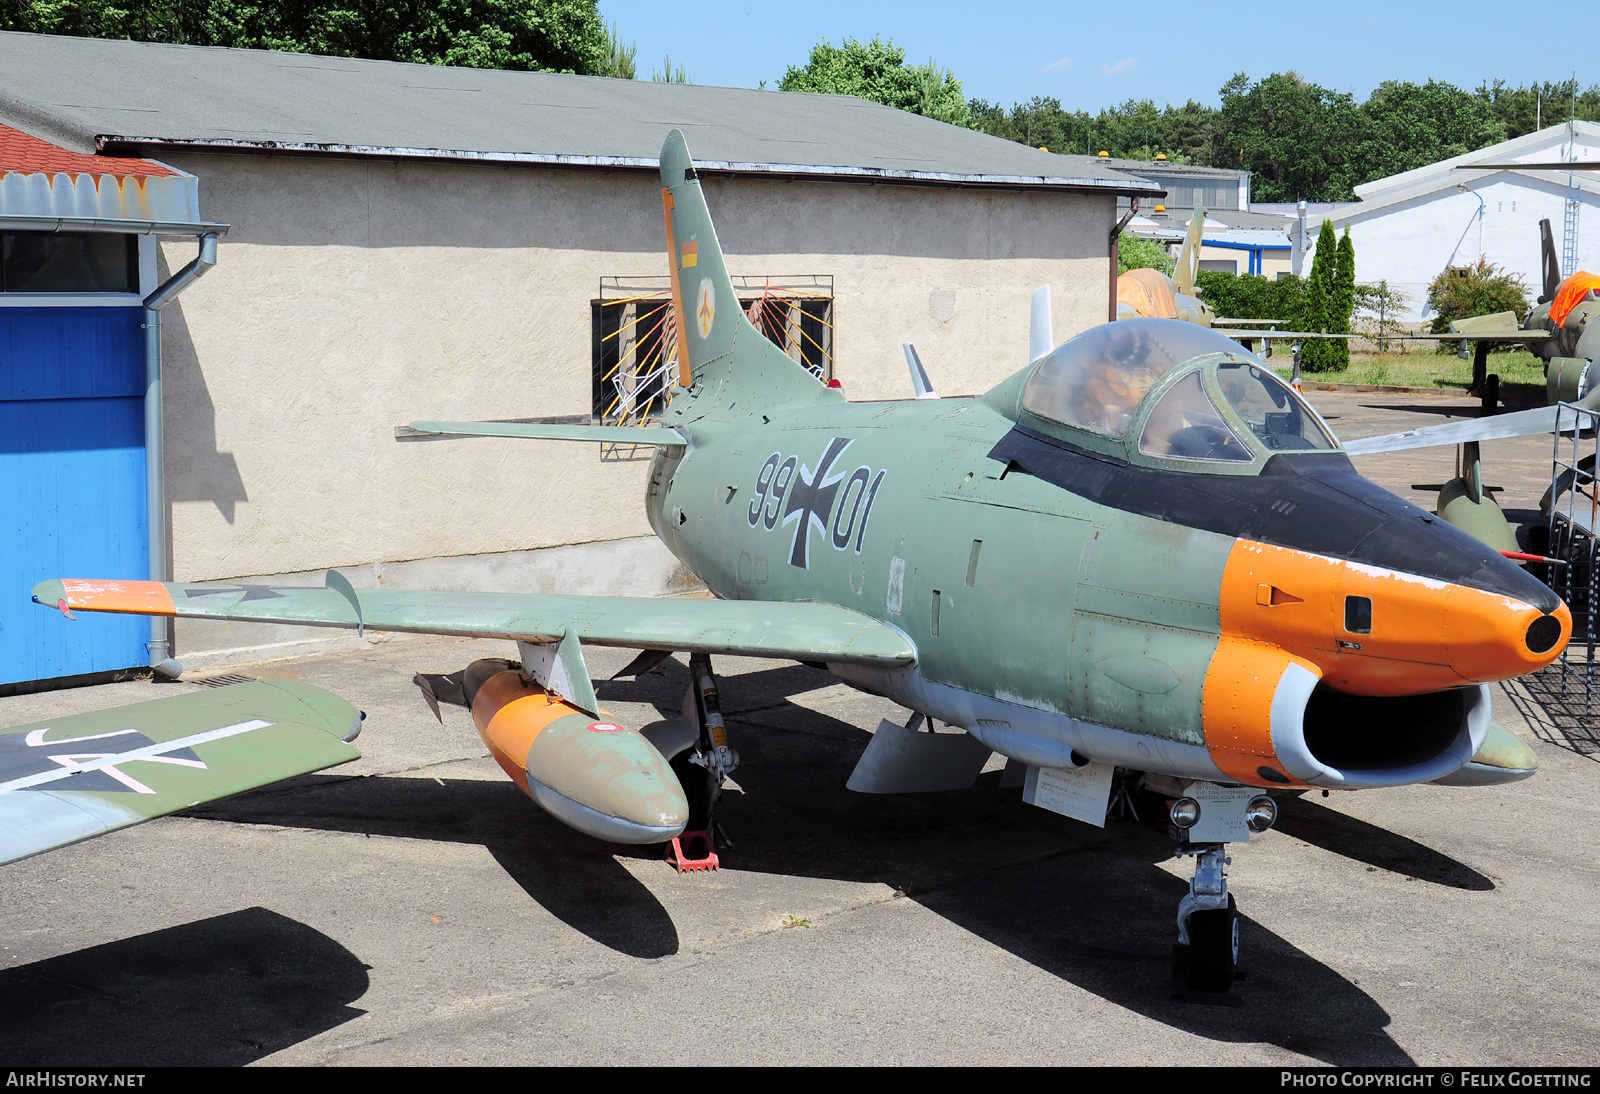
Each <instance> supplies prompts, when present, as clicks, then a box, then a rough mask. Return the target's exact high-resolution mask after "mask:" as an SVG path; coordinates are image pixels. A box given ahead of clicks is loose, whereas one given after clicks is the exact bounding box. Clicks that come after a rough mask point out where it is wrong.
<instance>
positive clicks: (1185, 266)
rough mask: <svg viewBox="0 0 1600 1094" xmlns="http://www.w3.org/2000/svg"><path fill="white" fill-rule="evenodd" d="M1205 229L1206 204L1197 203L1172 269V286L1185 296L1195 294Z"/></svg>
mask: <svg viewBox="0 0 1600 1094" xmlns="http://www.w3.org/2000/svg"><path fill="white" fill-rule="evenodd" d="M1205 230H1206V210H1205V206H1203V205H1196V206H1195V207H1194V214H1193V215H1192V216H1191V217H1190V218H1189V234H1188V235H1187V236H1185V237H1184V240H1183V249H1182V250H1180V251H1179V252H1178V263H1177V265H1176V266H1174V267H1173V269H1172V286H1173V288H1174V289H1176V290H1177V291H1178V292H1181V293H1183V294H1184V295H1185V296H1193V295H1194V282H1195V276H1196V275H1197V274H1199V272H1200V247H1201V246H1202V244H1201V239H1202V237H1203V236H1204V235H1205Z"/></svg>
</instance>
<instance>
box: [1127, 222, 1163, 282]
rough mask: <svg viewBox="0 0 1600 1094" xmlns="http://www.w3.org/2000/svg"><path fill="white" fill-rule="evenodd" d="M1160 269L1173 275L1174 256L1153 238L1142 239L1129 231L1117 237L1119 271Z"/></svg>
mask: <svg viewBox="0 0 1600 1094" xmlns="http://www.w3.org/2000/svg"><path fill="white" fill-rule="evenodd" d="M1146 269H1149V270H1160V271H1161V272H1162V273H1164V274H1166V275H1167V276H1168V277H1171V276H1172V256H1171V255H1169V254H1168V253H1167V249H1166V248H1165V247H1163V246H1162V245H1161V244H1159V243H1157V242H1156V241H1155V240H1153V239H1140V238H1139V237H1138V236H1136V235H1129V234H1128V233H1127V232H1124V233H1122V234H1121V235H1119V236H1118V237H1117V273H1119V274H1125V273H1127V272H1128V271H1129V270H1146Z"/></svg>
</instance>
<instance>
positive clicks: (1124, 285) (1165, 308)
mask: <svg viewBox="0 0 1600 1094" xmlns="http://www.w3.org/2000/svg"><path fill="white" fill-rule="evenodd" d="M1117 303H1119V304H1127V305H1128V306H1129V307H1131V308H1132V309H1133V310H1134V311H1136V312H1138V313H1139V314H1140V315H1142V316H1143V317H1144V318H1146V319H1176V318H1177V317H1178V304H1177V301H1176V300H1174V299H1173V298H1172V281H1171V279H1170V278H1168V277H1167V275H1166V274H1164V273H1162V272H1161V271H1160V270H1148V269H1145V270H1129V271H1128V272H1127V273H1125V274H1123V275H1122V276H1121V277H1119V278H1117Z"/></svg>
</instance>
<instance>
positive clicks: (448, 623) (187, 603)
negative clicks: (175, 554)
mask: <svg viewBox="0 0 1600 1094" xmlns="http://www.w3.org/2000/svg"><path fill="white" fill-rule="evenodd" d="M33 599H34V600H35V601H36V602H37V603H40V604H44V605H46V606H51V607H58V608H62V609H63V610H64V611H68V612H70V611H85V612H121V613H131V614H136V615H175V616H192V617H197V618H201V619H237V620H247V621H252V622H258V623H292V624H297V625H301V626H305V625H311V626H320V627H352V628H363V627H371V628H373V629H374V630H381V631H414V632H417V633H420V634H453V635H461V636H464V637H471V638H510V639H516V640H520V641H523V642H539V643H545V642H556V641H559V640H560V639H561V638H562V636H563V635H564V634H565V633H566V632H568V631H569V630H570V631H573V632H575V633H576V634H577V637H578V639H579V640H580V641H583V642H588V643H591V644H593V645H597V646H624V647H628V648H632V649H665V650H678V651H688V652H691V653H725V654H735V655H740V656H746V657H782V658H789V659H792V660H796V661H831V662H836V663H841V664H854V665H908V664H910V663H911V662H913V661H915V660H916V647H915V646H913V645H912V644H911V640H910V639H908V638H907V637H906V636H905V635H904V634H902V633H901V632H900V631H898V630H896V629H895V628H893V627H891V626H889V625H888V624H886V623H881V622H879V621H878V620H876V619H873V618H872V617H871V616H867V615H863V614H862V613H860V612H857V611H852V610H851V609H849V608H841V607H837V606H835V605H832V604H814V603H809V602H807V603H770V602H762V601H753V600H679V599H657V598H654V597H642V596H641V597H629V596H535V595H530V594H525V593H452V592H412V591H395V590H388V589H361V590H356V589H353V588H351V587H350V584H349V582H348V581H347V580H346V579H345V578H344V576H343V575H341V574H339V573H338V572H337V571H333V572H330V573H329V575H328V585H327V587H325V588H320V589H319V588H316V587H310V588H307V587H304V586H299V587H296V586H287V585H211V584H198V583H197V584H185V583H166V584H164V583H162V582H158V581H83V580H73V579H67V580H63V581H45V582H41V583H40V584H38V585H36V586H34V589H33Z"/></svg>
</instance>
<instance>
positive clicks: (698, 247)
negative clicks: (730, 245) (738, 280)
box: [661, 129, 843, 413]
mask: <svg viewBox="0 0 1600 1094" xmlns="http://www.w3.org/2000/svg"><path fill="white" fill-rule="evenodd" d="M661 202H662V205H663V207H664V209H665V212H666V222H667V252H668V261H669V262H670V264H671V268H672V295H673V300H674V302H675V303H676V304H677V306H678V320H679V321H678V344H677V360H678V377H677V380H678V384H679V386H680V387H684V388H688V389H691V390H692V391H693V392H694V395H695V398H696V400H697V401H698V400H700V399H708V400H710V401H711V402H712V403H713V404H715V405H718V406H721V407H723V408H725V409H727V410H732V409H734V408H735V407H737V408H738V409H739V410H740V411H741V412H747V413H754V412H756V411H759V410H762V409H764V408H767V407H771V406H778V405H782V404H786V403H812V402H822V401H828V400H837V399H842V398H843V396H842V395H841V394H840V393H839V392H837V391H835V390H832V389H830V388H827V387H825V386H823V384H822V383H821V382H820V381H818V379H817V378H816V377H815V376H814V375H812V374H811V372H809V371H808V370H807V369H805V368H804V367H803V366H802V365H800V364H799V363H798V362H797V361H795V360H793V359H792V358H790V357H789V355H788V354H786V353H784V352H783V351H782V350H781V349H779V348H778V347H777V346H775V345H773V344H772V343H771V342H770V341H768V340H767V338H766V337H764V336H763V335H762V333H761V332H760V331H759V330H757V329H756V328H755V326H754V325H753V324H752V323H751V322H750V320H749V319H747V318H746V317H745V314H744V309H743V308H742V307H741V306H740V304H739V298H738V295H737V294H736V293H735V292H734V289H733V282H732V281H731V280H730V279H729V277H728V269H727V266H726V264H725V263H724V262H723V258H722V247H721V246H720V245H719V244H718V243H717V232H716V228H715V227H714V226H713V225H712V223H711V213H710V210H709V209H707V208H706V199H705V194H704V193H703V192H702V191H701V188H700V181H699V178H698V176H697V174H696V172H695V167H694V161H693V160H692V159H691V158H690V157H689V148H688V145H687V144H685V143H684V139H683V134H682V133H681V132H679V131H678V130H676V129H674V130H673V131H672V132H671V133H669V134H668V135H667V140H666V143H665V144H663V145H662V146H661Z"/></svg>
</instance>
